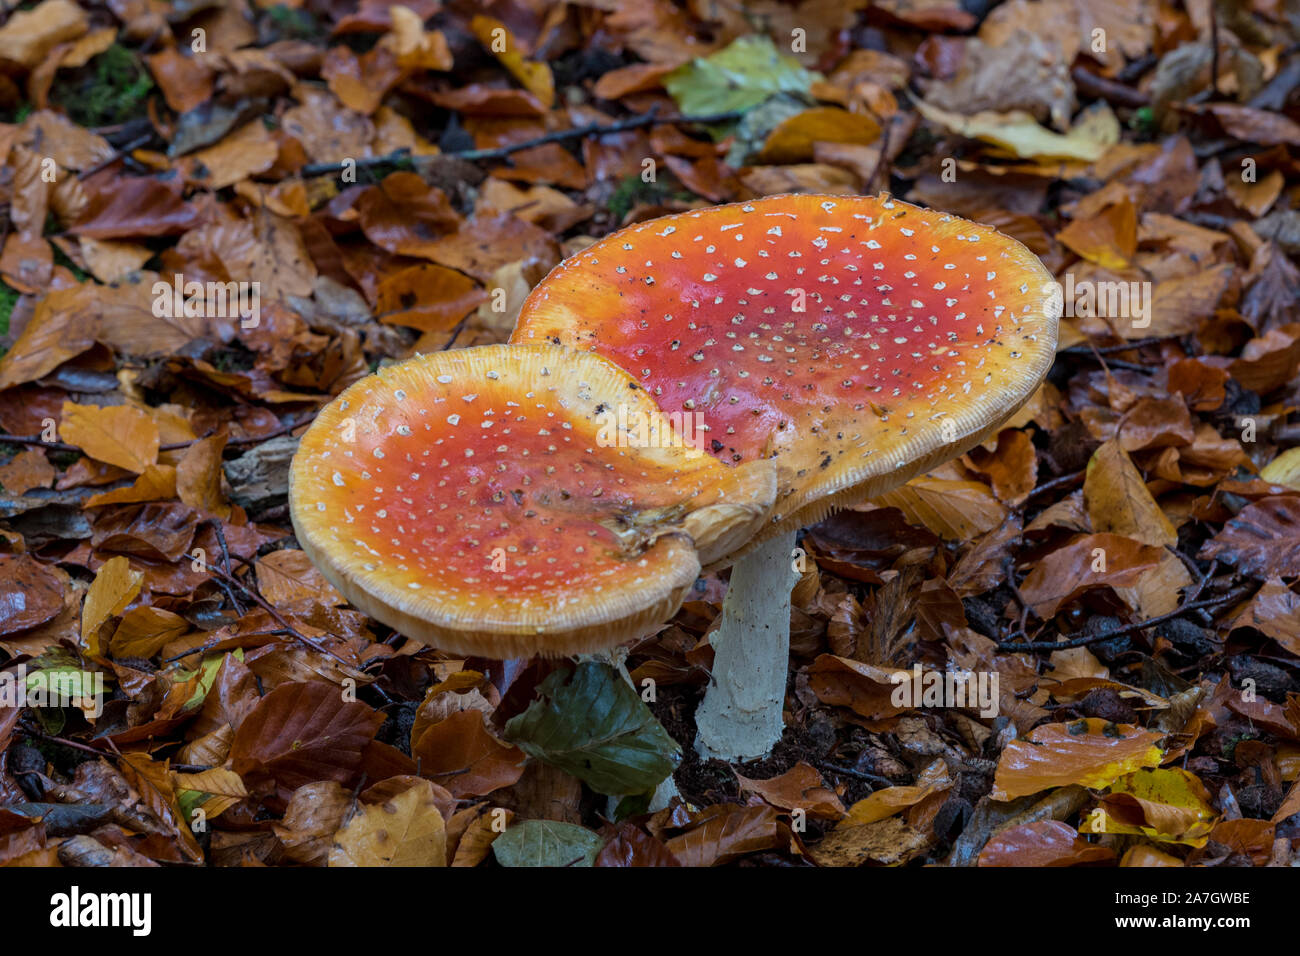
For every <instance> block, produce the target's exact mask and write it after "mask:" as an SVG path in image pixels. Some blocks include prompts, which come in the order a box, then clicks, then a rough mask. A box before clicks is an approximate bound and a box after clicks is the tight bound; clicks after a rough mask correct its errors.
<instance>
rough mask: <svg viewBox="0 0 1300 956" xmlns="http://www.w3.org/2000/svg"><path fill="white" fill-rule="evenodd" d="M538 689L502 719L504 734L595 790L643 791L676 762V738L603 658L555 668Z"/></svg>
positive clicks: (615, 792) (538, 757)
mask: <svg viewBox="0 0 1300 956" xmlns="http://www.w3.org/2000/svg"><path fill="white" fill-rule="evenodd" d="M570 678H572V679H570ZM537 692H538V694H539V695H540V697H541V699H540V700H535V701H533V702H532V703H531V704H529V705H528V709H527V710H525V711H524V712H523V713H522V714H519V715H518V716H516V717H513V718H511V719H510V720H509V721H508V722H507V723H506V727H505V733H506V739H507V740H509V741H510V742H511V743H513V744H515V745H516V746H518V747H519V749H521V750H522V751H524V753H526V754H528V755H529V756H531V757H536V758H537V759H538V760H540V761H542V762H543V763H548V764H550V765H551V766H553V767H559V768H560V769H561V770H564V771H566V772H568V773H571V774H573V775H574V776H575V777H577V778H578V779H579V780H582V781H584V782H585V783H586V784H587V785H588V786H590V787H591V788H592V789H593V790H595V791H597V792H598V793H605V794H611V795H623V794H634V793H645V792H646V791H647V790H653V789H654V788H655V787H656V786H657V785H658V784H659V781H661V780H663V779H664V777H666V776H668V775H669V774H670V773H672V772H673V768H674V767H675V766H676V765H677V760H678V758H679V756H680V754H681V748H679V747H678V746H677V742H676V741H675V740H673V739H672V737H670V736H668V732H667V731H666V730H664V728H663V726H662V725H661V724H660V723H659V721H658V720H656V719H655V715H654V714H652V713H651V712H650V708H649V707H647V706H646V705H645V704H644V703H643V702H642V700H641V697H640V695H639V694H637V692H636V691H635V690H634V689H633V688H632V686H631V685H630V684H628V682H627V681H626V680H624V679H623V677H622V676H621V675H620V674H619V673H618V671H616V670H614V668H612V667H610V666H609V665H608V664H600V663H596V662H594V661H586V662H584V663H582V664H579V665H578V667H577V669H576V670H574V671H569V670H568V669H567V668H566V669H561V670H557V671H555V672H553V673H552V674H550V675H549V676H547V678H546V679H545V680H544V681H542V683H541V684H539V685H538V688H537Z"/></svg>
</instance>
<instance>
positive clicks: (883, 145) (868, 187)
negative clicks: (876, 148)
mask: <svg viewBox="0 0 1300 956" xmlns="http://www.w3.org/2000/svg"><path fill="white" fill-rule="evenodd" d="M893 128H894V124H893V123H892V122H889V123H886V124H885V125H884V127H883V129H882V130H881V135H880V158H879V159H877V160H876V165H875V168H874V169H872V170H871V175H870V176H869V177H868V178H867V181H866V182H865V183H863V184H862V191H863V192H864V193H870V192H871V191H872V186H873V185H874V184H875V182H876V177H877V176H879V175H880V170H881V169H882V168H883V167H884V165H885V162H886V161H887V160H888V158H889V131H890V130H891V129H893Z"/></svg>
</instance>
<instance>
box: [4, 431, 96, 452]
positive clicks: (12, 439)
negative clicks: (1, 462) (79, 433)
mask: <svg viewBox="0 0 1300 956" xmlns="http://www.w3.org/2000/svg"><path fill="white" fill-rule="evenodd" d="M3 442H8V443H9V444H11V445H35V446H37V447H40V448H45V449H47V450H49V451H75V452H80V451H81V449H80V448H78V447H77V446H76V445H68V444H65V443H64V442H61V441H45V440H44V439H43V438H41V436H40V435H10V434H7V433H4V432H0V443H3Z"/></svg>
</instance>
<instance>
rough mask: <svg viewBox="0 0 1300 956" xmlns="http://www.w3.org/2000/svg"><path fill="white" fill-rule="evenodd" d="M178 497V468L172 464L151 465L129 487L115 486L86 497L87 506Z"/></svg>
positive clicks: (164, 499)
mask: <svg viewBox="0 0 1300 956" xmlns="http://www.w3.org/2000/svg"><path fill="white" fill-rule="evenodd" d="M175 497H176V469H175V468H174V467H173V466H172V465H150V466H149V467H148V468H146V469H145V470H144V471H143V472H141V473H140V477H139V478H137V479H136V480H135V484H133V485H131V486H130V487H129V488H115V489H114V490H113V491H105V492H103V493H101V494H98V495H91V496H90V497H89V498H87V499H86V507H87V508H94V507H97V506H98V505H120V504H132V503H134V502H137V501H166V500H168V499H169V498H175Z"/></svg>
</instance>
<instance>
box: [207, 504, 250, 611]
mask: <svg viewBox="0 0 1300 956" xmlns="http://www.w3.org/2000/svg"><path fill="white" fill-rule="evenodd" d="M209 524H211V525H212V530H213V531H215V532H216V535H217V543H218V544H220V545H221V563H222V565H223V566H224V567H225V569H226V575H227V576H228V577H234V572H233V571H231V570H230V549H229V548H228V547H226V532H225V531H223V530H222V528H221V519H220V518H212V519H210V521H209ZM220 583H221V587H222V588H223V589H224V590H225V592H226V597H228V598H230V603H231V604H232V605H234V608H235V611H236V613H238V614H239V616H240V617H243V616H244V610H245V608H244V604H243V602H242V601H240V600H239V598H237V597H235V591H234V589H233V588H231V587H230V586H229V585H228V584H226V583H225V582H224V581H221V582H220Z"/></svg>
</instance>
